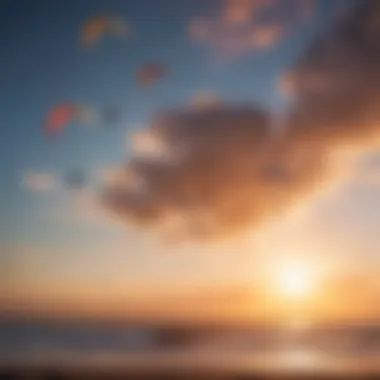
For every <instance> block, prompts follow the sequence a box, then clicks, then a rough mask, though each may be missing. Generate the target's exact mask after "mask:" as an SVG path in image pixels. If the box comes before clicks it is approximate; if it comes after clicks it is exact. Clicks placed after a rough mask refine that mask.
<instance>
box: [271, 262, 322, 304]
mask: <svg viewBox="0 0 380 380" xmlns="http://www.w3.org/2000/svg"><path fill="white" fill-rule="evenodd" d="M316 280H317V279H316V271H315V269H314V268H313V266H312V265H311V263H307V262H303V261H300V260H294V259H293V260H291V259H289V260H284V261H282V262H281V263H280V264H279V265H278V266H277V268H276V273H275V281H276V285H275V286H276V288H277V292H278V293H279V295H280V296H281V297H282V298H284V297H285V298H288V299H304V298H306V297H310V296H311V295H312V294H313V292H314V290H315V288H316V286H317V284H316Z"/></svg>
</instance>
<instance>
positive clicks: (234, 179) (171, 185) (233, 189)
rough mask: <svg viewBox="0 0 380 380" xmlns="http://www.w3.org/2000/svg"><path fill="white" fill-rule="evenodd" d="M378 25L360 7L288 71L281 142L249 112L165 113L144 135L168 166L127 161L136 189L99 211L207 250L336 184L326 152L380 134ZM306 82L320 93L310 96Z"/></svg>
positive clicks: (113, 193) (373, 13)
mask: <svg viewBox="0 0 380 380" xmlns="http://www.w3.org/2000/svg"><path fill="white" fill-rule="evenodd" d="M379 15H380V2H377V1H369V2H366V3H365V5H364V6H362V7H360V8H359V9H357V11H356V12H354V13H353V14H352V15H350V17H348V18H347V19H345V21H344V22H343V23H342V24H340V25H335V26H334V27H333V28H332V29H331V30H330V31H329V33H327V34H326V35H325V36H322V37H321V38H320V39H319V40H318V41H317V42H316V43H315V44H313V45H312V46H311V48H310V49H309V50H308V51H307V52H306V53H305V54H304V55H303V56H302V57H301V58H300V60H299V61H298V62H296V64H295V65H294V68H293V70H291V72H292V74H291V75H292V80H293V83H294V101H293V102H291V103H290V104H289V112H288V115H287V116H286V120H285V124H286V126H287V128H286V132H285V133H284V134H283V135H282V136H274V134H273V133H272V125H273V123H272V119H271V115H270V114H269V112H268V111H266V110H264V109H262V108H261V107H259V106H257V105H231V104H222V103H221V104H219V105H218V106H217V107H213V108H205V109H204V108H203V109H202V108H201V109H197V108H196V109H194V108H191V109H189V108H186V109H183V110H174V111H169V112H167V113H164V114H163V115H160V116H159V117H157V118H156V119H155V120H154V121H153V123H152V126H151V127H150V128H149V129H148V130H147V133H148V134H153V135H154V136H156V137H157V138H158V139H159V140H160V141H161V142H162V143H163V146H165V149H166V150H167V151H168V157H170V159H168V160H165V161H162V160H156V159H152V158H151V157H149V155H148V156H144V155H142V156H141V155H140V156H139V155H137V156H135V157H134V158H132V159H131V160H130V162H128V163H127V164H126V165H125V170H126V171H127V172H129V173H133V174H134V175H135V176H136V177H137V178H139V180H140V181H141V184H142V186H139V187H136V186H129V185H128V186H125V184H124V186H122V187H121V186H110V187H109V188H108V189H106V191H105V195H104V202H105V204H106V205H108V207H109V209H110V210H112V211H113V212H114V213H115V214H116V215H118V216H119V217H120V218H121V220H123V221H125V222H127V223H132V224H134V225H138V226H141V227H143V228H150V229H154V230H158V231H161V232H163V234H164V236H174V237H175V238H178V239H182V238H183V239H194V240H200V241H202V240H213V239H220V238H223V237H231V236H235V234H236V233H239V232H241V231H243V230H247V229H252V228H254V227H257V226H259V225H261V224H262V223H263V222H264V221H266V220H268V219H269V218H270V217H272V216H276V215H278V214H279V213H281V211H286V210H287V209H288V208H289V207H290V206H291V205H293V204H294V203H295V202H300V201H301V200H304V199H305V198H306V197H309V196H312V195H313V194H315V192H317V191H319V190H320V189H324V188H325V185H326V184H327V183H331V181H332V180H334V181H341V180H343V179H344V178H345V177H346V172H344V171H343V174H342V173H340V171H342V170H341V169H342V167H341V162H340V160H337V159H336V157H338V156H334V154H335V152H338V153H341V152H342V151H343V152H344V151H347V149H348V148H349V149H348V151H350V152H356V149H357V151H358V152H361V151H362V150H363V149H367V146H368V144H369V143H371V142H372V141H373V140H374V137H376V136H378V135H379V132H380V127H379V123H380V104H379V103H380V96H379V95H380V94H379V91H380V90H379V89H380V64H379V63H380V62H379V60H380V56H379V54H380V24H379V23H378V22H377V20H378V19H379V18H378V16H379ZM345 63H347V64H345ZM315 76H316V77H318V78H323V79H324V81H323V86H317V88H315V86H314V84H315V83H317V82H318V81H315V80H314V77H315ZM311 78H312V80H311ZM310 83H311V86H310ZM352 145H354V146H355V149H353V148H352ZM341 157H342V155H339V158H341ZM338 161H339V165H337V163H338ZM337 168H338V169H339V170H338V172H337Z"/></svg>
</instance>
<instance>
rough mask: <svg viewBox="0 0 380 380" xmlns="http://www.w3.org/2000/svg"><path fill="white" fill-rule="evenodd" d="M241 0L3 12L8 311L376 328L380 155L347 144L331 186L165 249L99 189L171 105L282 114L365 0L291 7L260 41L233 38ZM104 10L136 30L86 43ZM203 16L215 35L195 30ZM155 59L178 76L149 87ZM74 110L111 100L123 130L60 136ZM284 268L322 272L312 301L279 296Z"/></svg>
mask: <svg viewBox="0 0 380 380" xmlns="http://www.w3.org/2000/svg"><path fill="white" fill-rule="evenodd" d="M236 2H237V1H236ZM251 2H252V1H251ZM306 2H308V1H307V0H301V3H303V4H305V3H306ZM359 2H360V1H359ZM230 3H232V1H222V0H215V1H214V0H160V1H152V0H140V1H132V0H131V1H129V0H110V1H107V2H105V1H102V0H92V1H90V0H86V1H80V2H78V1H74V0H66V1H61V2H51V1H48V0H35V1H33V2H28V1H21V0H6V1H3V2H2V7H1V10H0V41H1V42H0V47H1V62H0V67H1V70H0V83H1V90H0V91H1V105H0V107H1V108H0V113H1V118H0V128H1V130H2V138H1V140H0V145H1V161H2V163H3V165H1V176H0V189H1V190H0V193H1V197H0V205H1V212H0V297H1V299H0V301H1V303H0V312H1V311H18V312H20V311H21V313H26V314H28V313H40V314H41V313H42V314H45V313H46V314H51V313H56V312H57V310H59V313H68V314H75V313H83V314H90V315H91V314H95V315H108V316H109V315H128V314H131V313H132V314H133V313H143V314H144V313H145V314H147V315H153V316H154V315H166V314H169V315H170V314H177V313H178V314H179V315H181V316H182V317H189V316H190V317H191V316H196V315H197V317H199V316H201V317H203V316H207V315H217V316H220V317H221V318H222V317H224V316H230V315H231V316H234V317H236V318H240V317H242V318H244V317H245V316H249V318H255V317H257V318H259V317H263V318H274V316H276V315H277V314H276V313H278V311H279V310H280V315H283V316H290V317H292V316H293V314H294V315H297V313H298V312H299V313H300V314H301V315H305V316H307V317H310V318H311V316H314V317H315V318H318V316H319V315H324V314H326V315H330V316H334V317H335V316H337V317H346V316H349V317H352V316H353V317H354V318H363V317H365V318H371V319H376V318H380V308H379V307H378V306H376V300H378V299H379V296H380V280H379V276H378V273H379V271H380V238H379V215H380V156H379V154H378V153H377V151H376V147H373V146H372V147H371V148H368V149H366V148H365V149H363V148H362V147H361V149H360V153H361V154H360V156H355V155H351V154H350V153H351V151H350V150H349V148H350V147H349V146H347V147H346V146H339V148H341V149H340V150H339V152H340V155H339V156H336V157H335V156H334V157H335V158H334V159H335V160H336V162H337V163H338V165H337V170H336V172H334V173H335V174H334V176H333V177H334V178H333V179H336V180H337V181H332V182H334V186H332V187H331V186H329V184H330V183H331V181H328V184H323V185H322V184H320V185H319V184H318V185H317V187H318V191H316V192H315V193H313V194H305V195H298V196H297V197H296V198H298V199H297V200H298V202H297V201H295V202H291V204H290V203H289V205H288V206H289V207H286V208H285V210H283V211H282V212H278V213H275V212H272V213H271V214H270V215H269V216H268V218H266V219H265V220H263V221H260V222H255V223H252V226H248V228H247V226H246V225H245V226H244V227H245V228H244V232H242V234H238V235H236V236H232V237H231V239H229V240H228V241H227V242H226V241H224V240H223V241H222V240H221V241H218V240H217V241H213V242H212V243H211V242H201V241H198V240H197V239H195V238H194V239H193V238H191V237H190V238H189V239H185V241H183V242H182V241H181V242H180V243H179V244H173V245H171V244H166V242H165V241H162V239H160V237H159V236H157V234H155V233H152V232H151V231H150V230H148V229H146V228H145V227H144V226H143V227H140V226H138V225H136V226H134V225H129V224H124V223H123V218H118V217H117V216H116V217H115V216H113V215H112V213H111V212H110V211H109V210H108V209H106V208H103V207H102V204H101V202H100V200H99V196H98V195H99V193H100V192H101V191H102V190H103V188H104V186H105V184H106V182H107V181H108V180H109V177H110V173H111V174H112V173H113V172H114V171H115V170H116V171H117V170H118V168H119V167H120V165H121V164H123V162H126V161H127V160H129V159H131V157H132V151H131V145H130V142H131V136H132V135H133V134H134V132H137V131H139V130H142V129H144V128H146V126H148V125H149V123H151V121H152V120H153V118H154V117H155V116H156V115H157V114H160V113H161V112H162V110H167V109H178V108H181V107H191V106H194V100H199V99H204V97H205V96H206V98H207V96H210V94H211V95H212V96H214V97H215V98H217V99H219V100H221V101H223V102H225V103H227V104H242V103H258V104H261V105H263V106H264V107H265V108H267V109H269V110H270V111H271V112H272V114H273V115H276V117H277V116H278V117H279V118H280V117H281V116H282V115H283V114H284V112H285V111H286V109H287V107H288V104H289V103H288V102H289V98H288V97H287V96H286V94H284V93H283V92H281V91H280V88H281V86H280V83H281V80H282V78H283V77H284V75H285V73H287V72H288V71H289V68H291V67H293V65H294V64H295V63H296V62H298V58H299V57H300V56H302V54H303V53H304V51H305V49H306V48H307V47H308V46H309V45H310V44H311V43H312V41H314V40H315V39H317V38H318V36H319V34H320V33H321V32H322V31H324V30H325V29H326V28H327V27H328V25H330V24H331V23H334V22H336V20H337V15H338V14H340V13H339V12H343V11H344V10H345V9H346V8H347V7H348V6H350V4H354V3H355V1H348V0H320V1H317V2H316V3H315V4H314V6H310V8H304V7H305V5H300V2H299V1H296V0H289V1H287V3H288V7H286V8H284V9H285V10H284V9H282V10H280V11H279V13H278V14H279V15H280V16H281V18H280V19H279V20H277V24H276V25H271V28H268V29H267V30H265V32H267V33H261V32H263V30H261V32H260V30H259V32H258V33H257V35H255V38H256V39H254V38H253V37H252V36H253V35H252V36H251V37H250V39H248V40H245V39H244V38H246V37H247V36H245V35H244V33H243V32H242V33H240V34H237V35H231V36H230V35H228V28H227V26H226V25H225V23H228V22H230V21H229V20H230V19H229V17H231V18H232V19H233V20H235V19H234V17H235V16H236V17H237V21H236V22H237V23H239V22H241V23H242V24H244V23H246V24H244V25H243V26H244V27H247V28H250V27H251V26H252V25H254V21H252V20H251V19H249V17H248V19H246V18H245V17H246V16H241V14H239V11H236V14H235V13H233V9H234V8H233V7H232V6H231V7H230V8H229V4H230ZM241 3H242V4H243V2H241ZM311 3H312V2H311ZM241 7H243V8H242V9H243V10H244V9H245V8H244V7H247V5H241ZM248 8H249V7H248ZM248 8H247V9H248ZM249 9H250V11H251V12H252V17H253V15H254V10H253V9H251V8H249ZM244 13H245V12H243V15H244ZM102 14H112V15H116V16H118V17H123V18H125V20H126V23H127V24H128V26H129V29H130V32H129V35H128V36H125V37H120V36H110V35H105V36H104V37H103V38H102V39H101V40H100V41H99V43H98V44H97V45H96V46H94V47H92V48H85V47H83V46H81V45H80V43H79V40H80V35H81V31H82V28H83V23H84V22H86V21H87V20H89V19H91V18H92V17H95V16H97V15H102ZM239 15H240V16H239ZM200 17H201V18H202V20H203V22H204V25H206V26H207V28H208V36H211V35H212V38H208V37H207V38H206V37H204V35H203V34H202V33H200V31H199V30H198V29H197V25H198V24H197V21H199V20H200ZM239 17H242V18H243V20H240V19H239ZM233 22H234V21H233ZM215 25H217V26H215ZM274 26H276V27H278V28H277V29H275V28H274ZM262 28H264V27H262ZM198 32H199V33H198ZM223 33H226V34H225V35H224V34H223ZM249 33H251V32H249ZM260 33H261V34H260ZM222 34H223V36H224V37H223V38H222V36H221V35H222ZM243 39H244V40H243ZM149 61H158V62H163V63H165V64H166V65H167V66H168V68H169V72H168V75H167V76H165V77H164V78H162V79H161V80H159V81H158V82H157V83H155V84H154V85H152V86H150V87H147V88H141V87H139V86H138V84H137V83H136V80H135V75H136V72H137V70H138V69H139V68H140V67H141V66H142V65H144V64H145V63H146V62H149ZM208 94H209V95H208ZM201 96H203V98H201ZM67 101H71V102H79V103H81V104H85V105H88V106H89V107H93V108H94V109H101V108H102V107H104V106H115V107H117V108H118V109H119V110H120V111H121V113H122V118H121V119H120V120H118V122H117V123H116V124H114V125H105V124H104V123H103V124H102V123H99V124H98V125H80V124H78V123H72V124H70V125H69V126H68V127H67V129H66V130H65V131H63V133H62V134H61V135H60V136H59V137H58V138H57V139H56V140H55V141H49V140H48V139H46V136H45V135H44V131H43V128H44V120H45V117H46V115H47V113H48V112H49V110H50V109H51V108H52V107H54V106H55V105H57V104H60V103H62V102H67ZM312 138H313V137H311V139H312ZM342 157H343V158H342ZM347 157H348V158H347ZM358 157H359V158H358ZM340 160H342V162H343V163H342V164H341V165H340ZM72 169H81V170H84V172H85V173H86V175H87V176H88V178H89V181H88V182H86V185H85V187H84V188H82V189H79V190H78V189H71V188H69V187H68V186H67V185H65V183H64V180H63V178H64V176H65V173H67V171H69V170H72ZM284 261H286V262H289V261H290V262H292V261H293V262H296V263H297V265H298V264H299V263H301V265H304V268H307V269H306V271H310V272H309V274H310V282H312V283H310V284H307V285H308V286H310V292H309V294H305V297H304V299H303V301H302V302H301V301H300V300H298V301H295V300H294V299H292V294H290V293H291V292H290V293H289V294H286V292H285V294H284V293H283V294H281V291H279V290H280V289H281V287H282V286H283V283H281V276H283V275H285V276H286V273H283V272H281V269H280V272H276V268H277V266H281V265H282V264H281V263H283V262H284ZM301 271H302V269H301ZM278 277H280V281H277V278H278ZM165 302H166V303H165ZM292 302H299V304H298V305H295V306H294V305H293V306H294V308H292V307H293V306H292ZM200 305H201V306H200ZM226 305H228V307H227V309H228V310H226ZM301 309H302V310H301ZM305 310H306V311H305ZM292 313H293V314H292Z"/></svg>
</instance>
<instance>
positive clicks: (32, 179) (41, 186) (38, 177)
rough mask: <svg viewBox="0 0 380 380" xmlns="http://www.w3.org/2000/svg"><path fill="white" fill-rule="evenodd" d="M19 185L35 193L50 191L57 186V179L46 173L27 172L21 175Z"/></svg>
mask: <svg viewBox="0 0 380 380" xmlns="http://www.w3.org/2000/svg"><path fill="white" fill-rule="evenodd" d="M21 183H22V185H23V186H24V187H26V188H28V189H29V190H31V191H35V192H48V191H52V190H54V189H56V188H57V187H58V185H59V181H58V178H57V177H56V176H55V175H54V174H52V173H47V172H27V173H25V174H24V175H23V177H22V181H21Z"/></svg>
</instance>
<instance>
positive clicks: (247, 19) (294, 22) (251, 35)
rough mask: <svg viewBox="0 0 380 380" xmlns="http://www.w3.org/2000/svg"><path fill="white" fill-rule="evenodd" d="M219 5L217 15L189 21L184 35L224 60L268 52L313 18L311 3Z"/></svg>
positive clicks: (249, 0)
mask: <svg viewBox="0 0 380 380" xmlns="http://www.w3.org/2000/svg"><path fill="white" fill-rule="evenodd" d="M221 4H222V5H221V8H220V11H219V13H218V14H217V15H215V16H200V17H195V18H193V19H192V20H190V22H189V28H188V33H189V37H190V39H191V40H192V41H194V42H195V43H198V44H200V45H203V46H207V47H209V48H211V49H212V50H215V51H216V52H217V53H220V54H224V55H227V56H240V55H244V54H246V53H250V52H254V51H262V50H266V49H270V48H272V47H273V46H275V45H276V44H277V43H279V42H280V41H282V40H283V39H284V38H285V37H286V36H288V35H289V33H291V32H292V30H293V29H294V28H295V27H296V26H298V25H300V24H302V23H305V22H310V21H311V20H312V19H313V17H314V14H315V7H314V1H312V0H224V1H222V2H221Z"/></svg>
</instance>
